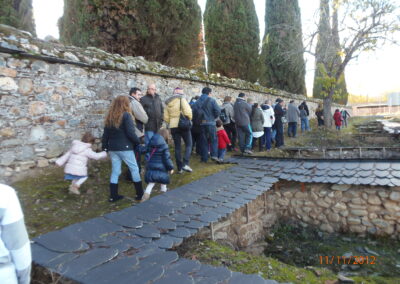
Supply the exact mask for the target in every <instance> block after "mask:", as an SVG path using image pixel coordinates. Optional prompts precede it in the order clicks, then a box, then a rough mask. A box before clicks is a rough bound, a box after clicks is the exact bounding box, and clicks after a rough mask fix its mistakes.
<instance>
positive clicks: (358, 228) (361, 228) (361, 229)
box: [349, 225, 367, 233]
mask: <svg viewBox="0 0 400 284" xmlns="http://www.w3.org/2000/svg"><path fill="white" fill-rule="evenodd" d="M366 230H367V227H365V226H363V225H358V226H357V225H351V226H349V231H350V232H352V233H364V232H365V231H366Z"/></svg>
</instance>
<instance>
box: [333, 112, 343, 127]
mask: <svg viewBox="0 0 400 284" xmlns="http://www.w3.org/2000/svg"><path fill="white" fill-rule="evenodd" d="M333 119H334V120H335V125H336V126H342V120H343V118H342V115H341V114H340V111H335V114H334V115H333Z"/></svg>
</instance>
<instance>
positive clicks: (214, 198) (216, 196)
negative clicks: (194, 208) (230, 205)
mask: <svg viewBox="0 0 400 284" xmlns="http://www.w3.org/2000/svg"><path fill="white" fill-rule="evenodd" d="M209 198H210V199H211V200H212V201H216V202H226V201H228V197H226V196H222V195H219V194H214V195H211V196H210V197H209Z"/></svg>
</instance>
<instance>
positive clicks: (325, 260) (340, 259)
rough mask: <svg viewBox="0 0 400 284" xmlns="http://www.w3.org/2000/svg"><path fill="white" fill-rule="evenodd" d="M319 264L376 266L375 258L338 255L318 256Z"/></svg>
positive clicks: (370, 256)
mask: <svg viewBox="0 0 400 284" xmlns="http://www.w3.org/2000/svg"><path fill="white" fill-rule="evenodd" d="M318 257H319V264H350V265H351V264H376V256H373V255H366V256H362V255H359V256H356V255H351V256H338V255H336V256H335V255H332V256H328V255H320V256H318Z"/></svg>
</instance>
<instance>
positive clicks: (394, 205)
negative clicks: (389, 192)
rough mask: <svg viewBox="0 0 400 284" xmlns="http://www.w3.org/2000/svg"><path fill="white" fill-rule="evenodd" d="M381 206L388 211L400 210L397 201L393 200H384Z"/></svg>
mask: <svg viewBox="0 0 400 284" xmlns="http://www.w3.org/2000/svg"><path fill="white" fill-rule="evenodd" d="M383 206H384V207H385V208H386V210H388V211H390V212H396V211H400V206H399V203H397V202H394V201H385V202H384V203H383Z"/></svg>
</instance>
